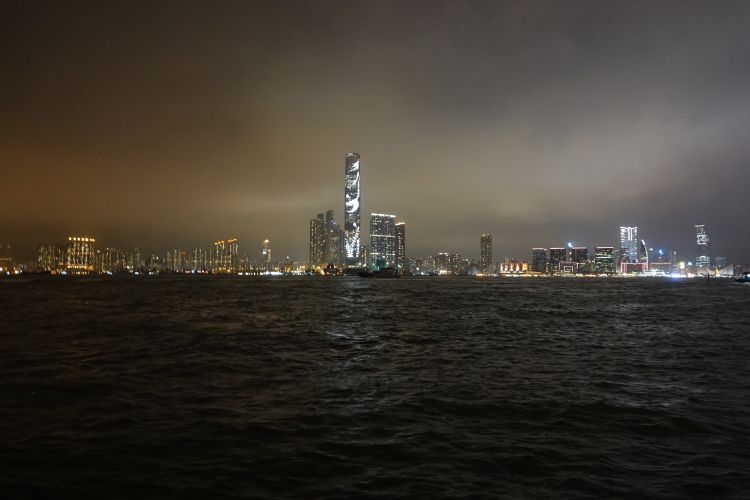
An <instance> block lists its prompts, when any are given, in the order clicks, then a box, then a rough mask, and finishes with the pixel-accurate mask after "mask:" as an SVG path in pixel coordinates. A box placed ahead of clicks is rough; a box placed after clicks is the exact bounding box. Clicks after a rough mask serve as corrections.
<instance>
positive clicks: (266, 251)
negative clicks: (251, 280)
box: [260, 240, 272, 271]
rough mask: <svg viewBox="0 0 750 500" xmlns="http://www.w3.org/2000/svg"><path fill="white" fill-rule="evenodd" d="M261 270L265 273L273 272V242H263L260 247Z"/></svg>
mask: <svg viewBox="0 0 750 500" xmlns="http://www.w3.org/2000/svg"><path fill="white" fill-rule="evenodd" d="M260 268H261V269H262V270H265V271H271V270H272V269H271V242H270V241H269V240H263V244H262V246H261V247H260Z"/></svg>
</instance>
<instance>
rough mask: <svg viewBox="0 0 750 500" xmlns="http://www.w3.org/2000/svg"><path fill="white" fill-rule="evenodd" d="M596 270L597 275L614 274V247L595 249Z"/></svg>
mask: <svg viewBox="0 0 750 500" xmlns="http://www.w3.org/2000/svg"><path fill="white" fill-rule="evenodd" d="M594 270H595V271H596V274H614V272H615V249H614V248H613V247H596V248H594Z"/></svg>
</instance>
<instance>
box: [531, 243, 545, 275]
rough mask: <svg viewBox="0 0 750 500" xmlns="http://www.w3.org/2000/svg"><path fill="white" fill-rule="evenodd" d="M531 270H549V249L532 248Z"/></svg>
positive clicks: (540, 271)
mask: <svg viewBox="0 0 750 500" xmlns="http://www.w3.org/2000/svg"><path fill="white" fill-rule="evenodd" d="M531 270H532V271H534V272H535V273H546V272H547V249H546V248H532V249H531Z"/></svg>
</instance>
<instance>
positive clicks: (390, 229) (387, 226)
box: [370, 214, 396, 266]
mask: <svg viewBox="0 0 750 500" xmlns="http://www.w3.org/2000/svg"><path fill="white" fill-rule="evenodd" d="M370 258H371V259H372V261H373V262H374V263H375V265H378V261H382V262H383V264H385V266H392V265H393V264H394V263H395V261H396V216H395V215H389V214H370Z"/></svg>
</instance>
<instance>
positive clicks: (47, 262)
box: [36, 243, 65, 273]
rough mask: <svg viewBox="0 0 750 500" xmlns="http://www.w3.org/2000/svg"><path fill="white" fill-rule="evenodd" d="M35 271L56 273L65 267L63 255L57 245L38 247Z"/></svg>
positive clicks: (44, 244)
mask: <svg viewBox="0 0 750 500" xmlns="http://www.w3.org/2000/svg"><path fill="white" fill-rule="evenodd" d="M36 264H37V269H38V270H39V271H43V272H50V273H56V272H59V271H60V270H62V269H63V268H64V267H65V264H64V259H63V253H62V251H61V249H60V247H58V246H57V245H54V244H51V243H43V244H41V245H39V251H38V254H37V262H36Z"/></svg>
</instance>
